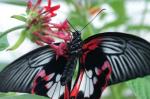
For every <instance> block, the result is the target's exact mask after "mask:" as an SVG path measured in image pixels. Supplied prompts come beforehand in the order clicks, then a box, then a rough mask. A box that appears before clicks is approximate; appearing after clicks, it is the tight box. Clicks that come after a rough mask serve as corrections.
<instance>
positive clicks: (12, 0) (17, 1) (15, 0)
mask: <svg viewBox="0 0 150 99" xmlns="http://www.w3.org/2000/svg"><path fill="white" fill-rule="evenodd" d="M0 2H2V3H8V4H13V5H19V6H26V1H25V0H0Z"/></svg>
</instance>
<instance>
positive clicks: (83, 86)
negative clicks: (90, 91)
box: [79, 73, 86, 93]
mask: <svg viewBox="0 0 150 99" xmlns="http://www.w3.org/2000/svg"><path fill="white" fill-rule="evenodd" d="M85 86H86V73H84V74H83V78H82V81H81V85H80V89H79V91H82V92H83V93H84V90H85Z"/></svg>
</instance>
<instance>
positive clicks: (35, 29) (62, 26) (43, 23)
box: [14, 0, 71, 55]
mask: <svg viewBox="0 0 150 99" xmlns="http://www.w3.org/2000/svg"><path fill="white" fill-rule="evenodd" d="M47 2H48V5H46V6H41V3H42V0H37V2H36V3H35V4H34V3H33V2H32V1H31V0H30V1H28V5H27V10H26V16H25V17H24V16H19V17H22V18H19V19H21V20H22V21H24V22H25V24H26V28H25V30H24V34H25V35H23V36H26V37H28V38H29V39H31V40H32V41H33V42H35V43H36V44H38V45H40V46H43V45H45V44H48V45H49V46H51V47H52V48H53V49H54V50H55V51H56V53H57V55H63V54H64V53H65V52H64V51H65V49H66V48H67V42H69V41H70V40H71V35H70V32H69V31H68V30H69V25H68V22H67V21H66V20H65V21H64V22H62V23H57V24H56V23H52V21H51V20H52V18H53V17H55V16H56V13H55V11H57V10H58V9H59V8H60V5H56V6H51V0H47ZM14 18H16V19H17V18H18V16H15V17H14ZM54 37H55V38H59V39H62V40H63V42H62V43H61V44H60V45H58V46H57V45H55V44H53V43H54V42H55V39H54ZM15 48H16V47H15Z"/></svg>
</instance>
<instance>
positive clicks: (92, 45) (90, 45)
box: [82, 38, 100, 50]
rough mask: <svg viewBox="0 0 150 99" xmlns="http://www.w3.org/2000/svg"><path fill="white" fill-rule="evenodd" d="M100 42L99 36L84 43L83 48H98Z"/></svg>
mask: <svg viewBox="0 0 150 99" xmlns="http://www.w3.org/2000/svg"><path fill="white" fill-rule="evenodd" d="M99 43H100V39H99V38H96V39H93V40H91V41H90V42H88V43H86V44H83V46H82V49H83V50H85V49H88V50H94V49H95V48H97V47H98V46H97V45H98V44H99Z"/></svg>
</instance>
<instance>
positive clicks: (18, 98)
mask: <svg viewBox="0 0 150 99" xmlns="http://www.w3.org/2000/svg"><path fill="white" fill-rule="evenodd" d="M0 99H49V98H46V97H42V96H37V95H31V94H24V95H15V96H14V95H8V96H7V95H5V96H2V97H0Z"/></svg>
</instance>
